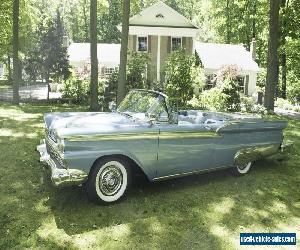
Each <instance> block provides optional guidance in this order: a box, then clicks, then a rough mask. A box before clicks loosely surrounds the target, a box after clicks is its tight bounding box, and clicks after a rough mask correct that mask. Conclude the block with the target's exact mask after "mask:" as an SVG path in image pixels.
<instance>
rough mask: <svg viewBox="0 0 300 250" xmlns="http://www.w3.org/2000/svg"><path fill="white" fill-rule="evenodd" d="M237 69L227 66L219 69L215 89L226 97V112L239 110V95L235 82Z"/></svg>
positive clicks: (233, 66)
mask: <svg viewBox="0 0 300 250" xmlns="http://www.w3.org/2000/svg"><path fill="white" fill-rule="evenodd" d="M237 74H238V68H237V66H235V65H228V66H224V67H223V68H221V69H220V70H219V72H218V76H217V88H219V89H221V91H222V93H223V94H225V95H226V96H227V97H226V99H227V101H226V110H228V111H239V110H240V102H241V100H240V93H239V85H238V82H237Z"/></svg>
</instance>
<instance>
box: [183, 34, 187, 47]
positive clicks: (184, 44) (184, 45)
mask: <svg viewBox="0 0 300 250" xmlns="http://www.w3.org/2000/svg"><path fill="white" fill-rule="evenodd" d="M186 45H187V38H186V37H183V38H182V48H183V49H187V47H186Z"/></svg>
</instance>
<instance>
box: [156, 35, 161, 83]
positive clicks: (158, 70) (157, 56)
mask: <svg viewBox="0 0 300 250" xmlns="http://www.w3.org/2000/svg"><path fill="white" fill-rule="evenodd" d="M156 60H157V61H156V80H157V82H160V35H158V36H157V55H156Z"/></svg>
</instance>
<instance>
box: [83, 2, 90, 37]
mask: <svg viewBox="0 0 300 250" xmlns="http://www.w3.org/2000/svg"><path fill="white" fill-rule="evenodd" d="M86 1H87V0H84V3H83V18H84V30H85V41H86V42H87V41H88V40H89V27H88V23H87V16H86Z"/></svg>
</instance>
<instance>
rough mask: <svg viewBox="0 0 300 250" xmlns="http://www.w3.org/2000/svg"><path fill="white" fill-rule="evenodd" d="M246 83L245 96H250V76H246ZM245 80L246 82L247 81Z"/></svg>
mask: <svg viewBox="0 0 300 250" xmlns="http://www.w3.org/2000/svg"><path fill="white" fill-rule="evenodd" d="M245 80H246V82H244V86H245V88H244V89H245V95H248V88H249V75H246V79H245ZM245 80H244V81H245Z"/></svg>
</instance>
